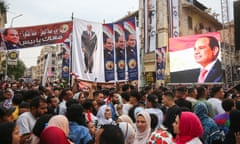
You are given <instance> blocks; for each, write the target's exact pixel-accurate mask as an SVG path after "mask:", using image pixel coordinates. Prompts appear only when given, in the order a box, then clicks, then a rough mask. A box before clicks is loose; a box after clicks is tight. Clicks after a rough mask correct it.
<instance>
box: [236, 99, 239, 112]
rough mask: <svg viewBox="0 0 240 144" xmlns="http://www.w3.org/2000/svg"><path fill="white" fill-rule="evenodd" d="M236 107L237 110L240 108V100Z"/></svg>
mask: <svg viewBox="0 0 240 144" xmlns="http://www.w3.org/2000/svg"><path fill="white" fill-rule="evenodd" d="M236 109H237V110H240V101H237V102H236Z"/></svg>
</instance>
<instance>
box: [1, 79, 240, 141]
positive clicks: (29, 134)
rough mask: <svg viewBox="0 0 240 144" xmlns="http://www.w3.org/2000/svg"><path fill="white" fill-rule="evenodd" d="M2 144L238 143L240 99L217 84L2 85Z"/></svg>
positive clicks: (239, 96)
mask: <svg viewBox="0 0 240 144" xmlns="http://www.w3.org/2000/svg"><path fill="white" fill-rule="evenodd" d="M0 143H1V144H239V143H240V94H239V93H238V91H237V90H236V89H232V90H230V91H227V92H226V91H224V89H223V88H222V87H221V86H219V85H216V86H211V87H208V86H206V85H199V86H193V87H186V86H177V87H175V88H168V87H163V86H161V87H158V88H156V87H153V86H145V87H143V88H142V89H141V90H138V89H137V88H136V87H134V86H132V85H130V84H124V85H122V86H121V87H118V88H115V87H113V88H101V87H100V86H98V87H97V89H95V90H92V95H91V94H90V92H89V91H82V90H80V89H79V88H78V85H77V84H74V85H73V87H71V88H70V87H64V86H63V85H62V84H58V83H55V84H52V83H48V84H47V85H46V86H41V85H40V82H37V81H34V84H28V85H26V84H24V82H18V81H16V82H11V83H7V84H6V83H5V84H2V85H1V95H0Z"/></svg>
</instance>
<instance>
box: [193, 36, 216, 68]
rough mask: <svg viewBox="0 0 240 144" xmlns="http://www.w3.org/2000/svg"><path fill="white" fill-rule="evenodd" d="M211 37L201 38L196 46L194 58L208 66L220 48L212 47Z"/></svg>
mask: <svg viewBox="0 0 240 144" xmlns="http://www.w3.org/2000/svg"><path fill="white" fill-rule="evenodd" d="M209 43H210V40H209V38H199V39H198V40H197V41H196V43H195V46H194V58H195V60H196V62H197V63H199V64H201V65H202V66H206V65H208V64H209V63H211V62H212V61H213V60H214V59H215V58H216V55H217V51H218V48H217V47H215V48H213V49H212V48H211V47H210V45H209Z"/></svg>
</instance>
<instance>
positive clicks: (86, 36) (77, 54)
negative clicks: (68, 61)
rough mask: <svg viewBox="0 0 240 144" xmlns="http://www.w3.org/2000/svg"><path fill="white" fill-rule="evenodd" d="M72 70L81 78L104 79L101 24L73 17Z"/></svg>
mask: <svg viewBox="0 0 240 144" xmlns="http://www.w3.org/2000/svg"><path fill="white" fill-rule="evenodd" d="M72 72H74V73H76V74H78V75H79V78H80V79H83V80H88V81H99V82H104V81H105V77H104V58H103V28H102V24H100V23H95V22H90V21H85V20H81V19H77V18H74V19H73V40H72Z"/></svg>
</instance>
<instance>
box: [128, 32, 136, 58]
mask: <svg viewBox="0 0 240 144" xmlns="http://www.w3.org/2000/svg"><path fill="white" fill-rule="evenodd" d="M126 50H127V56H128V57H131V58H132V57H136V56H137V50H136V36H135V34H131V33H129V34H127V41H126Z"/></svg>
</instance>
